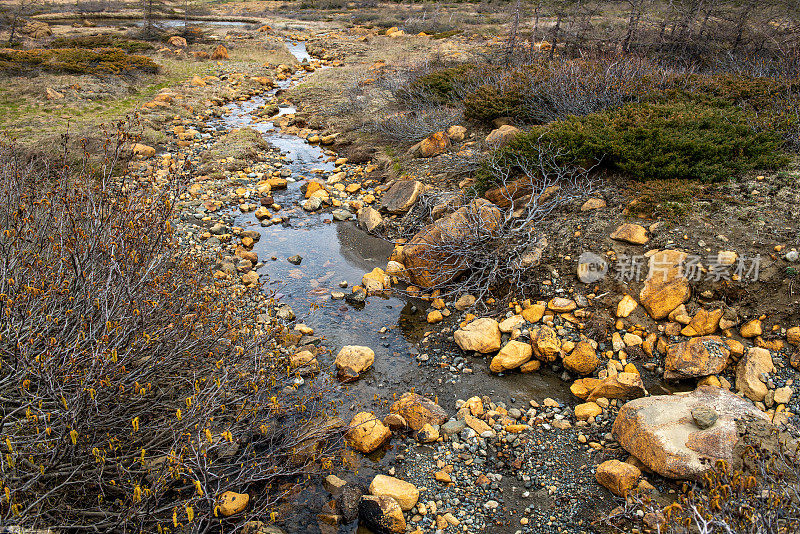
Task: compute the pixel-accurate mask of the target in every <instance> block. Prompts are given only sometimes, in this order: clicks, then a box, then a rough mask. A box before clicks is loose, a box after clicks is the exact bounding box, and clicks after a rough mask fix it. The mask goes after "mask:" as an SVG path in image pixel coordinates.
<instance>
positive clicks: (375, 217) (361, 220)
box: [358, 206, 383, 232]
mask: <svg viewBox="0 0 800 534" xmlns="http://www.w3.org/2000/svg"><path fill="white" fill-rule="evenodd" d="M358 224H359V225H360V226H361V227H362V228H363V229H364V230H366V231H367V232H374V231H375V230H376V229H377V228H380V227H381V226H382V225H383V217H381V214H380V212H379V211H378V210H376V209H375V208H371V207H369V206H365V207H363V208H361V209H360V210H358Z"/></svg>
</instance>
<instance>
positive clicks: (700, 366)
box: [664, 336, 731, 380]
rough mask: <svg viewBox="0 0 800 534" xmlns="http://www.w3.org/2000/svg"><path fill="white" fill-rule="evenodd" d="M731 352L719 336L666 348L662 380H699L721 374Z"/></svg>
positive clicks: (700, 338)
mask: <svg viewBox="0 0 800 534" xmlns="http://www.w3.org/2000/svg"><path fill="white" fill-rule="evenodd" d="M730 355H731V351H730V349H729V348H728V345H727V344H725V342H724V341H723V340H722V338H720V337H719V336H703V337H696V338H694V339H690V340H689V341H683V342H681V343H673V344H672V345H669V346H668V347H667V357H666V359H665V360H664V378H666V379H667V380H674V379H679V378H699V377H702V376H708V375H715V374H718V373H721V372H722V371H723V370H724V369H725V366H726V365H727V363H728V358H729V357H730Z"/></svg>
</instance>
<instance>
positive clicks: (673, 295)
mask: <svg viewBox="0 0 800 534" xmlns="http://www.w3.org/2000/svg"><path fill="white" fill-rule="evenodd" d="M686 256H687V255H686V253H685V252H681V251H680V250H662V251H659V252H656V253H655V254H653V255H652V256H650V262H649V272H648V274H647V280H645V283H644V287H642V290H641V291H640V292H639V302H640V303H641V304H642V306H644V307H645V309H646V310H647V312H648V313H649V314H650V316H651V317H652V318H653V319H663V318H664V317H666V316H667V315H669V312H671V311H672V310H674V309H675V308H677V307H678V306H680V305H681V304H683V303H684V302H686V301H687V300H689V296H690V294H691V290H690V288H689V281H688V280H687V279H686V277H685V276H684V273H683V262H684V261H685V260H686Z"/></svg>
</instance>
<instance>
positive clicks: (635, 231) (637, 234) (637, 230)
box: [611, 223, 650, 245]
mask: <svg viewBox="0 0 800 534" xmlns="http://www.w3.org/2000/svg"><path fill="white" fill-rule="evenodd" d="M611 239H613V240H615V241H624V242H625V243H630V244H632V245H644V244H645V243H647V242H648V241H650V238H649V237H647V230H645V228H644V227H643V226H640V225H638V224H633V223H623V224H622V225H620V226H619V228H617V229H616V230H615V231H614V233H613V234H611Z"/></svg>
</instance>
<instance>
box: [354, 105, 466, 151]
mask: <svg viewBox="0 0 800 534" xmlns="http://www.w3.org/2000/svg"><path fill="white" fill-rule="evenodd" d="M462 119H463V114H462V112H461V110H460V109H458V108H454V107H450V106H436V107H431V108H421V109H418V110H413V111H406V112H400V113H395V114H392V115H389V116H386V117H376V118H375V119H374V120H373V122H371V123H367V124H366V125H365V126H364V128H365V129H366V130H367V131H371V132H373V133H377V134H379V135H381V136H383V137H385V138H388V139H394V140H396V141H402V142H411V143H415V142H417V141H420V140H421V139H424V138H426V137H428V136H429V135H431V134H432V133H435V132H440V131H443V130H447V128H449V127H450V126H452V125H453V124H458V123H459V122H461V120H462Z"/></svg>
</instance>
